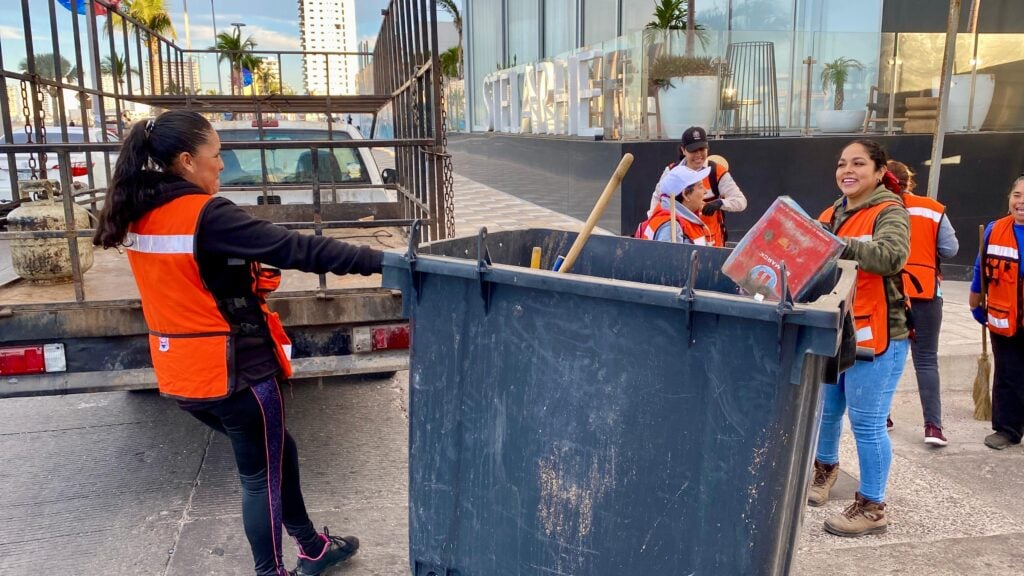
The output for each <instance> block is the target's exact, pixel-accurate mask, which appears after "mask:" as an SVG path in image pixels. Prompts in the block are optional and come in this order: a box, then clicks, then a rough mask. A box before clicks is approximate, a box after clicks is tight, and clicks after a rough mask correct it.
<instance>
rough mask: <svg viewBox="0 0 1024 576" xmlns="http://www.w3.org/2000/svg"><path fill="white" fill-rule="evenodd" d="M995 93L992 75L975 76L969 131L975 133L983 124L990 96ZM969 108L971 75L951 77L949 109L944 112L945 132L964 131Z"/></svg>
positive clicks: (989, 105)
mask: <svg viewBox="0 0 1024 576" xmlns="http://www.w3.org/2000/svg"><path fill="white" fill-rule="evenodd" d="M995 91H996V77H995V75H994V74H977V75H976V76H975V79H974V116H973V118H971V130H972V131H977V130H978V129H979V128H981V125H982V124H984V123H985V117H986V116H988V109H989V107H991V106H992V95H993V94H994V93H995ZM970 107H971V75H970V74H957V75H955V76H953V79H952V82H951V83H950V88H949V108H948V109H947V110H946V130H947V131H951V132H961V131H966V130H967V129H968V128H967V116H968V111H969V110H970Z"/></svg>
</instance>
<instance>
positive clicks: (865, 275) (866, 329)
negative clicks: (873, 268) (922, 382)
mask: <svg viewBox="0 0 1024 576" xmlns="http://www.w3.org/2000/svg"><path fill="white" fill-rule="evenodd" d="M890 206H901V204H900V203H898V202H894V201H891V200H890V201H886V202H882V203H879V204H876V205H874V206H869V207H867V208H862V209H860V210H857V211H856V212H853V213H852V214H851V215H850V217H849V218H847V219H846V220H845V221H844V222H843V224H842V225H841V226H840V227H839V229H838V230H835V231H834V233H835V235H836V236H839V237H840V238H846V239H853V240H860V241H862V242H869V241H871V239H872V238H873V237H874V230H875V222H876V221H877V220H878V215H879V214H881V213H882V211H883V210H885V209H886V208H888V207H890ZM833 213H834V208H833V207H831V206H830V207H828V208H826V209H825V211H824V212H822V213H821V215H820V216H818V221H819V222H822V223H824V224H826V225H829V226H831V224H832V216H833ZM853 320H854V326H855V328H856V331H857V346H859V347H865V348H871V349H873V350H874V351H875V356H878V355H880V354H884V353H885V351H886V350H888V349H889V297H888V293H887V292H886V289H885V279H884V278H882V276H879V275H878V274H872V273H870V272H865V271H864V270H863V269H861V268H858V269H857V291H856V292H855V293H854V296H853Z"/></svg>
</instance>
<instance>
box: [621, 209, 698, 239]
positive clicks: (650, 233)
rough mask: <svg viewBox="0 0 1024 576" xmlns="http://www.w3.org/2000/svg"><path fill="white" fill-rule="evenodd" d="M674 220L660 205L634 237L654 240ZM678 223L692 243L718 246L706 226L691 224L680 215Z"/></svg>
mask: <svg viewBox="0 0 1024 576" xmlns="http://www.w3.org/2000/svg"><path fill="white" fill-rule="evenodd" d="M671 219H672V213H671V212H669V211H668V210H666V209H665V208H663V207H662V206H661V205H658V207H657V208H655V209H654V213H653V214H651V217H650V218H648V219H647V220H644V221H643V222H641V223H640V225H639V226H637V229H636V233H635V234H634V235H633V236H634V237H635V238H646V239H647V240H653V239H654V235H655V234H657V233H658V230H659V229H660V228H661V227H662V226H664V225H666V224H668V221H669V220H671ZM676 222H678V223H679V226H680V228H682V231H683V235H684V236H686V237H687V238H689V239H690V242H693V243H694V244H696V245H698V246H717V244H715V243H714V242H715V239H714V237H713V236H712V234H711V230H709V229H708V227H707V225H706V224H697V223H696V222H691V221H689V220H687V219H686V218H683V217H682V216H680V215H678V214H677V215H676Z"/></svg>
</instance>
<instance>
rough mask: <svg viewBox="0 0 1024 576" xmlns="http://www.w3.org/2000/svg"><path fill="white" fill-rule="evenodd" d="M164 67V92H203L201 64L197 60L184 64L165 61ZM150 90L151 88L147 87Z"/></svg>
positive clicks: (186, 61) (162, 64)
mask: <svg viewBox="0 0 1024 576" xmlns="http://www.w3.org/2000/svg"><path fill="white" fill-rule="evenodd" d="M160 65H161V66H162V67H163V68H162V71H163V74H162V75H163V80H164V87H163V92H164V93H165V94H167V93H178V94H181V93H184V92H188V93H197V92H201V91H202V90H201V88H202V83H201V81H200V79H199V62H198V61H197V60H190V59H185V60H183V61H182V62H180V63H179V62H177V61H170V62H167V61H164V62H161V63H160ZM146 89H147V90H148V89H149V86H148V85H147V86H146Z"/></svg>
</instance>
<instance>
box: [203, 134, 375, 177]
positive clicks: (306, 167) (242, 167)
mask: <svg viewBox="0 0 1024 576" xmlns="http://www.w3.org/2000/svg"><path fill="white" fill-rule="evenodd" d="M218 134H219V135H220V137H221V140H222V141H224V142H245V141H256V140H258V139H259V131H258V130H256V129H252V130H237V129H236V130H219V131H218ZM333 135H334V140H349V139H350V136H349V135H348V134H347V133H345V132H334V133H333ZM264 140H266V141H272V140H324V141H326V140H327V131H326V130H274V129H270V130H266V131H265V132H264ZM221 158H222V159H223V160H224V171H223V172H221V176H220V180H221V184H223V185H225V186H240V185H252V184H259V183H260V182H262V180H263V168H262V166H261V164H260V152H259V150H223V151H222V152H221ZM266 158H267V176H268V178H269V180H270V181H271V182H278V183H286V184H311V183H312V182H313V154H312V151H311V150H301V149H290V150H285V149H269V150H267V151H266ZM317 159H318V170H317V172H318V174H319V179H320V181H321V182H325V183H326V182H335V183H343V182H344V183H351V182H369V181H370V175H369V172H368V171H367V169H366V165H365V164H364V163H363V160H362V158H361V157H360V156H359V151H358V150H356V149H355V148H335V149H334V150H333V151H332V150H318V151H317Z"/></svg>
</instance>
